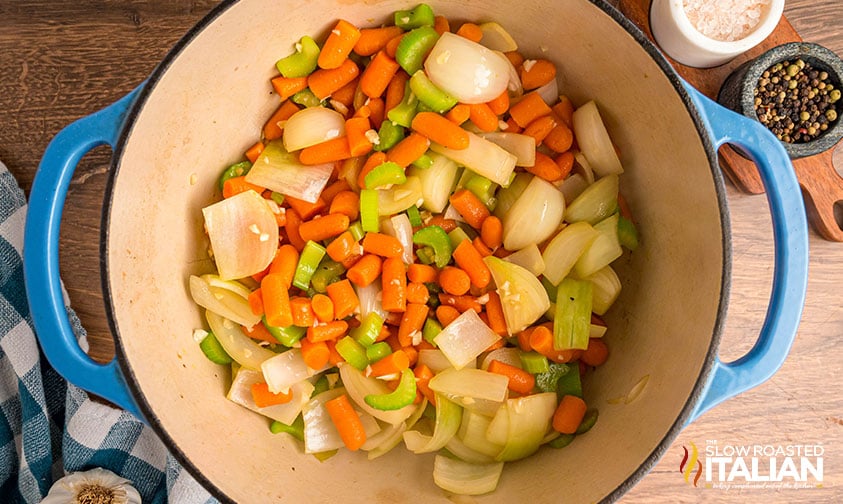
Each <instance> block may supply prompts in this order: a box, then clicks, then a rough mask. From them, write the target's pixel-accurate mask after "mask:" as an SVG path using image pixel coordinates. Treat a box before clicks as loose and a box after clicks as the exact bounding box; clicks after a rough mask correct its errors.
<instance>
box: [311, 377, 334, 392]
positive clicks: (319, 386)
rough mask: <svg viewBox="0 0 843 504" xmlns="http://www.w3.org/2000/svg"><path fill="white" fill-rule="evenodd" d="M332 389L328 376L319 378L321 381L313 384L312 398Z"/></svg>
mask: <svg viewBox="0 0 843 504" xmlns="http://www.w3.org/2000/svg"><path fill="white" fill-rule="evenodd" d="M330 388H331V384H330V382H328V376H327V375H324V374H323V375H321V376H319V379H318V380H316V383H314V384H313V392H311V394H310V397H316V396H318V395H319V394H321V393H322V392H325V391H326V390H328V389H330Z"/></svg>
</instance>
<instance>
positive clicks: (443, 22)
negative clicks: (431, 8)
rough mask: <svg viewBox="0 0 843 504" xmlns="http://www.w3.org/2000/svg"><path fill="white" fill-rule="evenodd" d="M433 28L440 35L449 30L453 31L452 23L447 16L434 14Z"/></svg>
mask: <svg viewBox="0 0 843 504" xmlns="http://www.w3.org/2000/svg"><path fill="white" fill-rule="evenodd" d="M433 29H434V30H436V33H438V34H439V35H442V34H443V33H445V32H447V31H451V23H450V21H448V18H446V17H445V16H434V17H433Z"/></svg>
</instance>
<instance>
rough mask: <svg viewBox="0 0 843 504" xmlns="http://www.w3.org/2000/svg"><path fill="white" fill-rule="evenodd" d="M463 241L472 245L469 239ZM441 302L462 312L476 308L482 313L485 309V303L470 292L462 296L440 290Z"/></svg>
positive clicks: (475, 309) (476, 310)
mask: <svg viewBox="0 0 843 504" xmlns="http://www.w3.org/2000/svg"><path fill="white" fill-rule="evenodd" d="M463 243H466V244H468V246H469V247H471V244H470V243H468V242H467V241H466V242H463ZM472 248H473V247H472ZM439 302H440V303H442V304H444V305H448V306H452V307H454V308H456V309H457V311H458V312H459V313H462V312H464V311H467V310H474V311H475V312H477V313H480V312H482V311H483V305H481V304H480V302H479V301H478V300H477V298H476V297H474V296H470V295H468V294H465V295H462V296H455V295H453V294H448V293H446V292H440V293H439Z"/></svg>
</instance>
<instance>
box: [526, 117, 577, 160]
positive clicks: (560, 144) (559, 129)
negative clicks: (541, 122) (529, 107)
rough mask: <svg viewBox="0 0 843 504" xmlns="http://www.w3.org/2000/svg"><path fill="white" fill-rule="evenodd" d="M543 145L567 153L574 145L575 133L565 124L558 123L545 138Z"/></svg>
mask: <svg viewBox="0 0 843 504" xmlns="http://www.w3.org/2000/svg"><path fill="white" fill-rule="evenodd" d="M548 117H549V116H548ZM534 122H535V121H534ZM543 143H544V145H546V146H547V147H549V148H551V149H553V150H554V151H556V152H565V151H567V150H568V149H570V148H571V146H572V145H573V144H574V133H573V132H572V131H571V129H570V128H569V127H568V126H567V125H566V124H565V123H557V124H556V125H555V126H554V127H553V129H551V130H550V131H549V132H548V133H547V136H545V137H544V141H543Z"/></svg>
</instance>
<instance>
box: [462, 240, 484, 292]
mask: <svg viewBox="0 0 843 504" xmlns="http://www.w3.org/2000/svg"><path fill="white" fill-rule="evenodd" d="M453 257H454V261H456V263H457V265H458V266H459V267H460V268H462V269H463V270H465V272H466V273H468V277H469V278H471V285H473V286H475V287H477V288H478V289H483V288H485V287H486V286H487V285H489V282H490V281H491V280H492V273H491V272H490V271H489V268H488V267H487V266H486V263H485V262H483V257H482V256H481V255H480V252H478V251H477V249H476V248H474V245H472V244H471V242H470V241H468V240H463V241H462V243H460V244H459V245H457V248H456V249H454V252H453Z"/></svg>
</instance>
